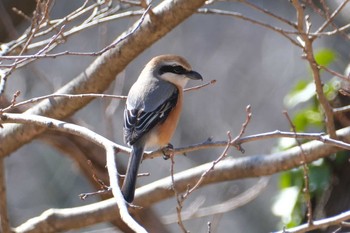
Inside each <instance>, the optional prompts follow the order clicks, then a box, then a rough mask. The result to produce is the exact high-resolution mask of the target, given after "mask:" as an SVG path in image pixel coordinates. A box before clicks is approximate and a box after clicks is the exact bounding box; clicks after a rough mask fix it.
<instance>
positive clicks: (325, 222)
mask: <svg viewBox="0 0 350 233" xmlns="http://www.w3.org/2000/svg"><path fill="white" fill-rule="evenodd" d="M347 220H350V211H346V212H344V213H341V214H339V215H335V216H333V217H329V218H324V219H321V220H317V221H314V222H313V225H311V226H310V225H309V224H303V225H300V226H297V227H293V228H289V229H285V230H284V231H279V232H276V233H284V232H286V233H304V232H311V231H313V230H317V229H322V228H327V227H330V226H335V225H341V224H342V223H343V222H344V221H347Z"/></svg>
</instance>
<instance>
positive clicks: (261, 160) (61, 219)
mask: <svg viewBox="0 0 350 233" xmlns="http://www.w3.org/2000/svg"><path fill="white" fill-rule="evenodd" d="M293 135H294V137H295V134H293ZM337 137H338V138H339V139H341V140H344V141H350V127H347V128H344V129H341V130H338V131H337ZM301 147H302V148H303V151H304V153H305V160H306V161H304V162H306V163H310V162H312V161H315V160H317V159H320V158H323V157H326V156H328V155H330V154H332V153H335V152H337V151H339V150H340V149H339V148H337V147H334V146H331V145H327V144H324V143H322V142H319V141H311V142H308V143H304V144H302V145H301ZM300 153H301V150H300V147H299V146H296V147H294V148H291V149H289V150H286V151H283V152H278V153H275V154H271V155H256V156H249V157H241V158H228V159H226V160H225V162H224V163H219V164H217V165H216V166H215V169H214V170H213V171H211V174H210V176H207V177H206V178H205V179H204V180H203V182H202V183H201V187H203V186H205V185H209V184H212V183H217V182H222V181H232V180H237V179H244V178H253V177H261V176H268V175H272V174H276V173H278V172H282V171H286V170H289V169H292V168H296V167H299V166H300V162H301V158H300ZM211 166H212V162H210V163H207V164H203V165H200V166H198V167H194V168H191V169H188V170H186V171H183V172H180V173H177V174H175V175H174V179H175V183H176V190H177V191H179V192H184V191H186V190H187V188H188V185H190V186H193V185H195V184H196V182H197V181H198V179H199V178H200V177H201V175H202V174H203V172H205V171H206V170H208V169H209V168H210V167H211ZM172 184H173V183H172V180H171V177H170V176H169V177H166V178H163V179H161V180H158V181H155V182H153V183H150V184H148V185H145V186H142V187H140V188H138V189H137V190H136V193H135V194H136V195H135V201H134V204H135V205H138V206H142V207H143V208H148V207H150V206H152V205H154V204H155V203H157V202H160V201H162V200H164V199H167V198H169V197H172V196H173V195H174V192H173V190H172V189H171V186H172ZM115 205H116V202H115V201H114V200H113V199H109V200H106V201H101V202H99V203H95V204H91V205H86V206H83V207H77V208H70V209H62V210H57V209H51V210H47V211H45V212H44V213H43V214H42V215H40V216H38V217H35V218H33V219H31V220H28V221H27V222H26V223H24V224H22V225H21V226H19V227H17V228H16V229H15V232H30V231H29V229H31V228H33V227H35V228H36V229H47V226H48V225H52V227H53V226H54V227H55V229H56V231H58V230H60V231H63V230H67V229H73V228H79V227H84V226H89V225H92V224H97V223H100V222H103V221H111V220H115V219H116V218H120V217H119V214H118V212H117V211H116V208H115ZM130 211H131V212H134V211H137V210H135V209H131V210H130ZM49 220H50V221H49ZM45 232H47V233H49V232H54V231H49V230H47V231H45Z"/></svg>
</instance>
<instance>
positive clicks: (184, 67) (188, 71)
mask: <svg viewBox="0 0 350 233" xmlns="http://www.w3.org/2000/svg"><path fill="white" fill-rule="evenodd" d="M145 69H149V70H151V72H152V73H153V76H154V77H156V78H158V79H161V80H165V81H168V82H170V83H173V84H175V85H176V86H180V87H182V88H184V87H185V85H186V84H187V82H188V80H190V79H193V80H203V78H202V76H201V75H200V74H199V73H198V72H196V71H194V70H192V68H191V65H190V64H189V63H188V62H187V61H186V59H184V58H183V57H180V56H177V55H161V56H157V57H154V58H153V59H152V60H151V61H150V62H149V63H148V64H147V65H146V67H145Z"/></svg>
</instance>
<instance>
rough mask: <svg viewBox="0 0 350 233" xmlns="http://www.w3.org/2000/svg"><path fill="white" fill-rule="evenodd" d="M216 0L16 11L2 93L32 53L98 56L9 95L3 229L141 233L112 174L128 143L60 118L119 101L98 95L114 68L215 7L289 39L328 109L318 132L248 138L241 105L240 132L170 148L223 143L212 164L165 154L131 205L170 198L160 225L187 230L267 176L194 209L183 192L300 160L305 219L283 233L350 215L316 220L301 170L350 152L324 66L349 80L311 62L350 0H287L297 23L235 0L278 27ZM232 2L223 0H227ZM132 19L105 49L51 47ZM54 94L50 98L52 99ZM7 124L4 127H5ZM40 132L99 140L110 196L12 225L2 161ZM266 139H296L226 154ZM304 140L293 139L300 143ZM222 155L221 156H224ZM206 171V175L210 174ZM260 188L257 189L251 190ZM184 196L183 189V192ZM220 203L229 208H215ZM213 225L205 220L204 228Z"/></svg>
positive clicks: (250, 195)
mask: <svg viewBox="0 0 350 233" xmlns="http://www.w3.org/2000/svg"><path fill="white" fill-rule="evenodd" d="M217 2H223V1H215V0H213V1H205V0H193V1H186V0H175V1H171V0H166V1H162V2H161V3H159V4H158V5H157V6H152V5H151V4H149V2H148V1H146V0H141V1H126V0H124V1H111V0H106V1H103V0H102V1H89V0H86V1H85V2H84V3H83V4H82V6H81V7H79V8H77V9H76V10H74V11H72V12H71V13H70V14H68V15H66V16H65V17H63V18H61V19H50V10H51V8H52V7H53V1H50V0H49V1H37V5H36V9H35V13H34V14H33V17H28V16H25V15H23V14H22V13H21V12H20V11H18V10H17V12H18V14H22V16H23V17H26V18H28V19H31V25H30V27H29V28H28V30H27V31H26V32H25V33H24V34H23V35H22V36H20V37H19V38H18V39H17V40H15V41H11V42H9V43H6V44H2V45H1V47H0V49H1V50H0V78H1V80H0V95H1V96H2V98H4V96H5V93H6V83H7V82H8V79H9V78H11V74H12V73H13V72H14V71H15V70H17V69H19V68H21V67H24V66H27V65H30V64H31V63H32V62H33V61H36V60H38V59H52V58H56V57H59V56H96V57H97V58H96V60H95V61H94V62H93V63H91V64H90V66H89V67H87V68H86V69H85V70H84V71H82V72H81V73H80V74H79V75H78V76H77V77H75V78H74V79H72V81H70V82H69V83H67V84H66V85H64V86H63V87H62V88H60V89H59V90H57V91H56V92H55V93H53V94H50V95H46V96H40V97H37V98H33V99H29V100H26V101H23V102H17V101H16V98H17V97H18V95H19V93H16V94H15V95H14V96H13V99H12V102H11V104H10V105H8V106H7V107H5V108H3V109H1V111H0V125H1V127H2V128H1V131H0V141H1V148H0V170H1V172H0V214H1V228H2V231H3V232H10V231H12V232H57V231H65V230H70V229H75V228H81V227H85V226H89V225H92V224H96V223H100V222H104V221H116V222H124V223H126V224H127V225H128V227H129V228H130V229H132V230H133V231H135V232H147V231H146V229H145V228H144V226H142V224H140V223H139V222H138V221H136V219H135V218H134V215H135V214H137V213H138V212H140V210H138V209H137V208H133V206H127V205H126V203H125V201H124V199H123V196H122V194H121V192H120V189H119V180H118V179H119V177H120V176H119V174H118V171H117V169H116V167H117V166H116V164H115V155H116V154H119V153H125V154H128V153H129V152H130V149H129V148H127V147H124V146H122V145H119V144H117V143H114V142H112V141H110V140H108V139H106V138H104V137H102V136H101V135H99V134H96V133H95V132H93V131H91V130H88V129H87V128H84V127H81V126H78V125H76V124H71V123H68V122H65V121H62V120H63V119H65V118H67V117H68V116H70V115H72V114H73V113H75V112H77V111H78V110H80V109H81V108H83V107H85V106H86V105H87V104H88V103H90V101H91V100H93V99H94V98H117V99H120V100H124V99H126V97H125V96H115V95H106V94H97V93H103V92H104V91H105V90H106V89H107V88H108V87H109V86H110V85H111V83H112V82H113V81H114V80H115V77H116V76H117V74H119V73H120V72H122V71H123V70H124V68H125V67H126V66H127V65H128V64H129V63H130V62H131V61H132V60H133V59H134V58H136V57H137V56H138V55H139V54H140V53H141V52H143V51H144V50H145V49H147V48H148V47H149V46H151V45H152V44H153V43H155V42H156V41H158V40H159V39H160V38H162V37H163V36H164V35H166V34H167V33H168V32H170V31H171V30H172V29H173V28H175V27H176V26H177V25H179V24H180V23H181V22H183V21H184V20H186V19H187V18H188V17H190V16H191V15H193V14H195V13H198V14H205V15H209V14H214V15H221V16H230V17H233V18H236V19H240V20H243V21H246V22H249V23H252V24H255V25H258V26H260V27H263V28H265V29H267V30H270V31H272V32H275V33H278V34H279V35H281V36H282V37H283V38H286V39H287V41H288V42H289V43H290V44H292V45H294V46H296V47H297V48H299V49H301V52H302V57H303V59H305V60H306V62H307V63H308V65H309V66H310V68H311V72H312V77H313V80H314V83H315V87H316V95H317V98H318V101H319V103H320V105H321V106H322V110H323V112H324V115H325V128H326V132H325V133H300V132H296V131H295V128H294V127H293V124H292V122H291V121H290V119H289V117H288V116H287V118H288V119H289V122H290V125H291V126H292V128H293V129H294V130H293V131H291V132H283V131H278V130H276V131H272V132H266V133H261V134H255V135H250V136H244V133H245V128H246V127H247V125H248V124H249V122H250V118H251V114H252V113H251V112H250V108H247V115H246V119H245V122H244V123H243V125H242V128H241V131H240V132H239V133H238V135H237V136H236V137H235V138H233V139H232V136H231V133H230V132H229V133H228V138H227V140H221V141H212V140H207V141H205V142H202V143H198V144H194V145H189V146H185V147H179V148H175V149H174V150H172V151H171V152H172V153H173V155H176V154H177V155H178V154H184V153H188V152H192V151H198V150H205V149H209V148H218V147H219V148H223V151H222V153H221V155H219V156H218V158H217V159H216V160H214V161H213V162H210V163H207V164H203V165H201V166H198V167H194V168H191V169H188V170H185V171H182V172H179V173H175V172H174V167H173V166H174V165H175V162H174V160H173V156H172V158H171V161H170V162H171V165H170V167H171V168H172V169H171V172H170V175H169V177H166V178H163V179H161V180H158V181H155V182H153V183H150V184H148V185H145V186H143V187H140V188H139V189H137V190H136V197H135V202H134V203H133V204H134V205H135V206H142V207H143V208H147V207H150V206H152V205H154V204H155V203H158V202H160V201H162V200H165V199H167V198H170V197H173V196H176V198H177V212H176V214H174V215H170V216H167V217H164V218H163V221H164V222H165V223H169V222H174V221H177V222H178V223H179V226H180V229H181V230H182V231H183V232H187V229H186V226H185V224H184V223H183V221H185V220H187V219H190V218H199V217H203V216H207V215H213V214H218V213H223V212H227V211H230V210H232V209H234V208H237V207H239V206H241V205H244V204H245V203H248V202H249V201H251V200H253V199H254V198H255V197H257V196H258V194H259V190H262V189H264V187H266V185H267V179H266V178H262V179H261V180H260V181H259V182H258V183H257V184H256V185H255V186H254V187H252V188H251V189H249V190H248V191H247V192H246V193H244V194H242V195H241V196H238V197H235V198H233V199H232V200H228V201H227V202H225V203H220V204H216V205H213V206H210V207H201V208H198V209H196V210H195V211H193V212H189V211H185V210H184V208H183V207H184V204H185V201H186V199H187V197H188V196H189V195H191V194H192V193H193V192H194V191H196V190H197V189H198V188H200V187H203V186H206V185H209V184H213V183H218V182H222V181H232V180H237V179H244V178H251V177H262V176H269V175H272V174H275V173H278V172H281V171H286V170H289V169H292V168H297V167H300V165H303V168H304V177H305V180H304V181H305V186H306V189H305V190H306V193H305V195H306V197H307V198H306V199H307V200H308V205H307V210H308V223H307V224H305V225H301V226H298V227H296V228H293V229H288V230H283V231H281V232H305V231H309V230H314V229H320V228H323V227H327V226H331V225H338V226H341V225H342V224H345V223H344V221H346V220H349V219H350V214H349V213H348V212H346V213H342V214H339V215H338V216H334V217H330V218H325V219H322V220H317V221H314V219H313V216H312V215H313V213H312V206H311V202H310V200H309V197H310V193H309V188H308V183H309V182H308V179H309V178H308V167H307V164H308V163H311V162H313V161H316V160H318V159H320V158H324V157H327V156H329V155H330V154H332V153H335V152H337V151H340V150H349V149H350V144H349V142H350V127H346V128H343V129H340V130H336V128H335V118H336V114H339V113H341V112H345V111H348V110H349V106H345V107H341V108H333V107H332V106H331V105H330V103H329V101H328V100H327V98H326V95H325V93H324V91H323V83H322V79H321V76H322V73H321V72H322V71H323V70H324V71H326V72H328V73H330V74H332V75H334V76H337V77H339V78H341V79H342V80H345V81H348V77H346V75H342V74H341V72H338V71H334V70H332V69H330V68H328V67H323V66H320V65H319V64H317V62H316V60H315V52H314V43H315V41H317V40H318V39H320V38H322V37H326V36H328V37H330V36H335V35H342V36H343V37H344V38H345V39H346V40H349V35H348V31H349V28H350V24H346V25H341V26H336V25H335V23H334V19H335V18H336V17H337V16H338V15H339V14H340V13H341V12H342V11H343V10H344V8H345V6H346V5H348V2H349V0H343V1H342V2H341V3H340V4H339V5H338V7H337V8H336V9H335V10H333V11H331V10H330V9H329V8H328V7H327V6H326V5H325V2H324V1H321V4H322V5H323V8H324V10H325V11H324V12H321V11H319V10H318V8H317V7H316V6H314V5H313V3H312V2H311V1H299V0H293V1H291V7H293V8H294V10H295V17H296V21H295V22H294V21H291V20H289V19H286V18H284V17H282V16H280V15H278V14H276V13H274V12H271V11H269V10H267V9H264V8H262V7H260V6H258V5H256V4H254V3H251V2H249V1H241V2H240V4H242V5H243V6H246V7H248V8H249V9H252V10H254V11H255V12H257V13H260V14H262V15H264V16H268V17H270V18H272V19H273V20H275V22H276V23H278V25H282V26H278V27H277V26H274V25H272V24H270V23H265V22H263V21H259V20H256V19H254V18H252V17H250V16H246V15H243V14H241V13H238V12H233V11H227V10H223V9H220V7H219V6H220V5H219V4H218V5H217V7H216V5H215V4H216V3H217ZM227 2H228V3H229V1H227ZM306 6H309V7H310V8H311V9H312V10H314V11H315V12H316V13H317V14H320V16H321V17H322V18H323V19H324V21H323V23H322V24H321V25H320V26H319V27H318V28H316V29H314V30H312V26H313V25H312V22H311V20H310V17H309V16H308V15H307V14H306V13H305V12H306V11H305V7H306ZM135 16H136V17H137V21H136V22H135V24H134V25H133V26H132V27H131V28H129V29H127V30H125V32H124V33H123V34H121V35H120V36H119V37H116V38H115V40H114V41H113V42H111V43H110V45H109V46H106V47H105V48H103V49H101V50H99V51H95V52H78V51H61V52H52V51H53V49H55V48H60V46H59V45H61V44H63V43H65V42H66V41H67V40H68V39H69V37H71V36H72V35H75V34H77V33H79V32H81V31H83V30H86V29H88V28H91V27H94V26H96V25H100V24H103V23H106V22H111V21H114V20H120V19H123V18H127V17H135ZM214 82H215V80H213V81H212V82H210V83H207V84H204V85H202V86H198V87H194V88H192V89H190V90H198V89H200V88H203V87H204V86H207V85H209V84H212V83H214ZM52 100H54V101H52ZM29 104H31V105H33V104H35V105H34V106H32V107H29V108H28V109H27V110H26V111H25V112H24V113H23V114H22V113H18V114H16V113H10V112H11V111H13V110H15V109H18V108H21V107H27V106H28V105H29ZM9 123H11V124H9ZM46 130H56V131H60V132H63V133H66V134H73V135H76V136H79V137H82V138H84V139H86V140H89V141H90V142H93V143H94V144H96V145H98V146H99V147H102V148H103V149H104V150H105V153H106V160H107V170H108V177H109V182H110V186H111V190H112V193H113V196H114V198H113V199H108V200H104V201H100V202H98V203H95V204H90V205H85V206H82V207H76V208H68V209H49V210H47V211H45V212H44V213H42V214H41V215H40V216H37V217H35V218H32V219H30V220H28V221H27V222H25V223H23V224H21V225H20V226H18V227H16V228H13V229H12V230H10V229H11V226H10V224H9V219H8V214H7V203H6V201H7V199H6V185H5V183H6V182H5V177H4V170H5V167H4V161H3V160H4V158H5V157H7V156H9V155H10V154H11V153H12V152H14V151H15V150H17V149H18V148H20V147H22V146H23V145H25V144H26V143H29V142H30V141H31V140H32V139H34V138H35V137H37V136H39V135H40V134H42V133H44V132H45V131H46ZM271 138H294V139H296V140H297V142H298V143H297V146H296V147H294V148H291V149H289V150H286V151H283V152H278V153H274V154H268V155H256V156H249V157H238V158H232V157H230V156H228V155H229V154H230V152H232V147H234V148H236V149H238V151H243V148H242V147H243V146H242V145H243V144H247V143H248V142H254V141H260V140H266V139H271ZM301 139H302V140H306V141H308V142H306V143H300V142H299V140H301ZM161 155H162V151H161V150H157V151H151V152H146V153H145V156H144V159H150V158H155V157H159V156H161ZM222 160H225V162H224V163H222V162H221V161H222ZM208 174H210V175H208ZM257 190H258V191H257ZM183 193H184V194H183ZM223 206H226V207H227V208H224V209H223V208H222V207H223ZM208 228H209V230H208V232H210V227H208Z"/></svg>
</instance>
